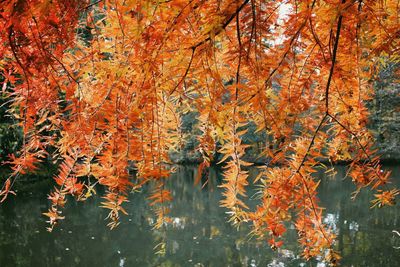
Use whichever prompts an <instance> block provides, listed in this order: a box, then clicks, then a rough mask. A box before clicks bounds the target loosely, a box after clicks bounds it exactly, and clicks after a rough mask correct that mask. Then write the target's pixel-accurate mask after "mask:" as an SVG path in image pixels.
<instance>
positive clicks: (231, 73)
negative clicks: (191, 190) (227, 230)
mask: <svg viewBox="0 0 400 267" xmlns="http://www.w3.org/2000/svg"><path fill="white" fill-rule="evenodd" d="M399 12H400V10H399V5H398V3H397V1H394V0H388V1H375V0H305V1H296V0H287V1H272V0H261V1H260V0H242V1H239V0H235V1H234V0H218V1H217V0H208V1H205V0H171V1H156V0H145V1H138V0H124V1H122V0H102V1H97V2H92V3H91V2H89V1H77V0H52V1H50V0H5V1H2V2H1V5H0V71H1V75H2V76H3V77H4V78H5V82H4V84H6V85H5V86H3V91H7V93H8V94H9V97H10V98H11V99H12V108H11V113H12V114H13V115H14V116H15V117H16V119H18V120H19V121H20V125H21V128H22V129H23V136H24V140H23V147H22V149H21V151H20V152H19V153H18V154H17V155H16V156H12V157H11V158H10V160H9V161H8V164H9V165H10V166H11V168H12V170H13V172H12V174H11V176H10V177H9V178H7V180H6V182H5V185H4V187H3V189H2V191H1V193H0V195H1V196H3V199H2V200H4V198H5V197H7V195H8V193H12V191H11V187H12V186H11V185H12V184H13V183H14V181H15V179H16V178H17V177H18V176H19V175H20V174H24V173H25V172H28V171H33V170H35V169H36V168H37V166H38V164H39V163H40V162H41V161H43V160H44V159H46V158H51V159H52V160H54V161H55V162H56V163H57V164H59V173H58V175H57V176H55V177H54V178H55V181H56V183H57V188H56V189H55V190H54V192H53V193H51V194H50V196H49V199H50V200H51V203H52V204H51V208H50V210H49V212H48V213H46V214H45V215H47V216H48V217H49V222H50V225H51V227H50V230H51V229H52V227H53V226H54V225H55V224H56V223H57V221H58V220H60V219H63V216H61V210H60V208H61V207H63V206H64V205H65V202H66V195H73V196H75V197H77V199H78V200H85V199H87V198H88V197H90V196H91V195H92V193H95V191H94V186H95V185H96V184H101V185H103V186H105V188H106V190H107V192H106V194H105V196H104V199H105V201H104V203H103V207H105V208H107V209H109V210H110V213H109V218H110V220H111V222H110V227H111V228H113V227H115V226H117V225H118V221H119V213H120V212H122V213H126V211H125V210H124V209H123V208H122V205H123V203H124V202H126V201H127V194H128V193H129V191H130V190H132V189H133V190H137V189H139V188H141V187H142V186H143V185H145V184H148V183H150V184H152V186H153V187H154V190H153V193H152V195H151V196H150V197H149V200H150V201H151V205H152V206H154V207H156V214H157V215H158V220H157V223H156V226H157V227H161V226H162V225H164V224H165V223H167V222H168V216H167V213H168V204H167V202H168V201H170V200H171V195H170V193H169V191H168V190H166V189H165V186H164V185H165V179H167V178H168V176H169V173H170V172H171V169H170V168H169V167H168V165H167V164H168V163H170V159H169V156H168V155H169V152H170V151H172V150H177V151H179V150H180V149H181V148H182V144H183V143H184V142H185V139H184V138H183V136H182V131H181V116H182V114H185V113H187V112H190V111H196V112H198V113H199V117H198V120H199V123H198V128H199V129H200V130H201V131H202V134H201V136H199V138H198V139H199V146H198V150H199V152H200V154H201V156H202V158H203V163H202V164H201V165H200V168H199V171H200V176H201V171H202V170H203V169H204V168H207V167H209V166H210V163H211V162H212V161H213V160H214V158H215V150H216V145H215V144H216V143H220V144H221V148H220V149H219V152H220V153H222V154H223V159H222V160H221V162H225V167H224V181H223V184H222V185H221V187H222V188H223V197H224V198H223V200H222V202H221V205H222V206H223V207H225V208H227V209H229V212H228V213H229V215H230V221H231V222H232V223H234V224H240V223H242V222H249V223H251V225H252V227H253V233H254V234H255V235H257V236H258V237H259V238H265V239H266V240H268V242H269V244H270V245H271V247H272V248H276V247H279V246H280V245H281V244H282V242H281V240H280V238H281V237H282V235H283V234H284V233H285V231H286V226H285V222H288V221H293V222H294V224H295V226H296V229H297V231H298V234H299V242H300V244H301V245H302V246H303V247H304V256H305V257H306V258H310V257H314V256H316V255H320V254H324V255H325V256H326V259H327V261H329V262H332V263H335V262H337V258H338V255H337V254H336V253H335V252H334V251H333V250H332V244H333V242H334V234H333V233H332V232H331V231H330V230H329V229H327V228H326V227H325V225H324V224H323V223H322V208H321V207H319V206H318V199H317V196H316V195H317V187H318V184H319V181H318V180H317V179H316V178H315V177H314V176H313V175H312V174H313V173H314V172H316V170H317V168H318V167H319V166H320V164H319V162H320V161H322V160H325V161H331V162H336V161H351V164H350V166H349V173H348V175H349V176H350V177H351V179H352V180H353V181H354V183H355V184H356V185H357V187H358V188H359V189H361V188H363V187H366V186H370V187H371V188H372V189H373V190H378V193H377V194H376V200H374V205H378V206H381V205H392V204H394V198H395V196H396V195H397V194H398V193H399V192H398V191H397V190H396V189H392V190H390V189H387V184H388V176H389V174H388V173H387V172H385V171H383V170H382V169H381V166H380V164H379V157H377V156H376V151H374V149H373V147H372V141H373V138H372V135H371V133H370V132H369V131H368V130H367V128H366V124H367V118H368V114H369V113H368V110H367V108H366V102H367V101H368V100H370V99H371V98H372V96H373V90H372V88H371V81H372V80H373V78H374V75H375V74H376V73H377V71H379V64H377V62H378V61H377V58H382V57H384V58H387V59H388V60H398V59H399V47H400V44H399V34H400V30H399V29H400V27H399V21H398V17H399ZM84 34H85V35H86V37H85V38H84V37H83V35H84ZM4 88H7V90H4ZM250 123H254V124H255V125H256V127H257V132H261V131H264V132H266V133H267V140H265V147H264V148H263V149H262V151H261V153H260V155H259V156H263V157H267V158H268V159H270V162H269V165H268V166H263V167H262V168H261V169H260V175H259V176H258V177H257V179H256V180H255V183H258V184H259V185H260V190H259V196H260V199H259V200H260V201H259V203H258V205H257V207H256V208H255V209H254V210H251V209H250V208H249V207H248V205H247V204H246V201H247V198H246V186H247V185H248V184H249V180H248V176H249V174H248V171H247V167H248V166H250V165H252V164H251V163H249V162H246V161H245V160H244V159H243V157H244V156H245V154H246V149H247V148H248V145H246V144H243V142H242V138H243V136H244V134H245V133H246V129H247V126H248V125H249V124H250ZM132 170H133V171H132ZM200 176H198V177H200ZM91 179H92V180H93V179H94V180H95V182H93V181H92V180H91ZM11 181H12V182H11ZM326 251H328V253H325V252H326Z"/></svg>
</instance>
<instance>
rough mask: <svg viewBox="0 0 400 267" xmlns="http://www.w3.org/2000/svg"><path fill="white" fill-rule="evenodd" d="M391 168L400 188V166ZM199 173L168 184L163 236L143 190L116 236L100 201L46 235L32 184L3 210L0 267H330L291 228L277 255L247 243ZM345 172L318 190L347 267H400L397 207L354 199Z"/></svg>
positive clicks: (188, 172) (39, 187)
mask: <svg viewBox="0 0 400 267" xmlns="http://www.w3.org/2000/svg"><path fill="white" fill-rule="evenodd" d="M388 168H390V169H392V171H393V180H394V182H395V183H396V184H397V185H399V184H400V183H399V180H400V167H399V166H392V167H388ZM194 173H195V169H194V168H192V167H181V168H180V169H179V170H178V172H177V173H176V174H174V175H173V176H172V177H171V178H170V183H169V184H168V187H169V188H170V189H171V190H172V193H173V196H174V200H173V202H171V204H170V208H171V210H172V211H171V214H170V216H171V217H172V218H173V223H172V224H171V225H169V226H168V227H167V228H166V230H165V232H159V231H154V230H152V229H151V228H152V227H151V222H152V220H153V219H154V215H153V213H152V212H151V210H150V209H149V207H148V205H147V201H146V199H145V194H146V192H143V193H144V194H134V195H132V196H131V197H130V202H129V203H128V204H127V205H126V209H127V210H128V212H129V216H124V217H123V218H122V220H121V225H120V226H119V227H118V228H117V229H116V230H113V231H110V230H109V229H108V228H107V227H106V221H104V218H105V217H106V211H105V210H103V209H101V208H98V206H99V205H100V202H101V199H100V198H99V197H95V198H93V199H91V200H89V201H86V202H84V203H82V202H79V203H76V202H74V201H69V203H68V205H67V207H66V208H65V210H64V215H66V219H65V220H64V221H63V222H62V223H61V224H60V225H58V227H57V228H56V229H55V230H54V231H53V233H48V232H46V230H45V227H46V226H47V225H46V223H45V218H44V217H43V216H42V215H41V213H42V212H45V211H46V210H47V208H48V201H47V200H46V194H47V193H48V192H49V189H50V188H51V187H52V185H51V184H49V183H38V184H36V185H33V186H32V187H31V188H29V189H25V191H24V192H19V195H18V197H16V198H14V197H12V198H10V199H8V200H7V202H6V203H3V204H2V205H1V206H0V267H8V266H10V267H11V266H12V267H14V266H38V267H42V266H52V267H53V266H62V267H64V266H67V267H69V266H95V267H101V266H251V267H254V266H263V267H273V266H279V267H284V266H318V267H323V266H327V265H325V264H324V263H323V262H318V260H316V261H313V262H305V261H304V260H302V259H301V258H300V257H299V256H298V255H299V248H298V246H297V242H296V238H297V236H296V233H295V231H294V230H290V229H289V231H288V232H287V234H286V241H287V242H286V243H285V244H284V246H283V247H282V248H281V249H279V250H278V251H275V252H273V251H272V250H271V249H270V248H269V247H268V245H267V244H266V243H265V242H260V241H256V240H253V239H249V237H248V236H247V233H248V231H247V229H240V230H239V231H237V230H236V229H235V228H233V227H231V226H230V225H229V224H228V223H226V214H225V210H224V209H222V208H219V207H218V205H219V204H218V203H219V200H220V190H219V188H218V187H217V184H218V181H219V180H220V177H219V176H220V173H218V171H216V170H211V171H210V177H211V178H210V183H209V184H208V185H207V186H206V187H205V188H204V189H203V190H201V188H200V186H194V185H193V175H194ZM344 174H345V168H344V167H340V166H339V167H337V175H336V177H334V178H332V177H327V176H325V175H324V174H323V173H321V174H320V178H321V179H322V182H321V184H320V187H319V192H320V195H319V196H320V199H321V202H322V203H321V205H323V206H325V207H326V210H325V221H326V223H327V224H329V225H330V226H331V227H332V229H334V231H336V233H337V235H338V238H337V244H336V246H337V249H338V250H339V251H340V253H341V255H342V257H343V259H342V260H341V263H342V266H385V267H386V266H389V267H391V266H393V267H397V266H400V249H396V248H395V247H400V237H397V236H395V235H394V234H393V233H392V230H398V231H400V209H399V207H398V206H397V207H388V208H383V209H373V210H371V209H370V208H369V206H370V203H369V202H370V200H371V198H372V194H371V193H370V192H367V191H365V192H362V193H361V194H360V195H359V196H358V198H357V199H356V201H351V200H350V195H351V192H352V191H354V186H353V185H352V184H351V182H350V181H348V180H344V181H343V177H344ZM172 185H173V187H172ZM30 192H31V193H30ZM99 193H100V192H99ZM289 228H290V226H289ZM163 236H164V237H165V240H166V254H165V256H159V255H155V251H154V250H153V247H154V246H156V245H157V244H158V243H159V242H160V241H161V240H162V237H163Z"/></svg>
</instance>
